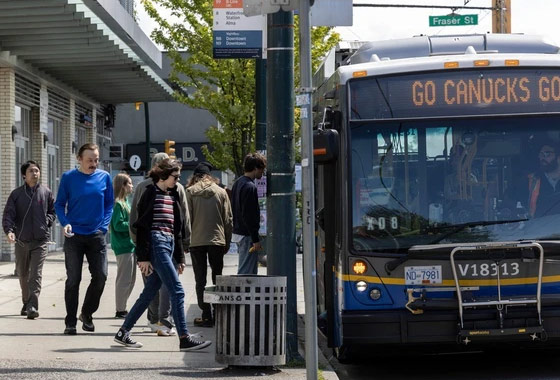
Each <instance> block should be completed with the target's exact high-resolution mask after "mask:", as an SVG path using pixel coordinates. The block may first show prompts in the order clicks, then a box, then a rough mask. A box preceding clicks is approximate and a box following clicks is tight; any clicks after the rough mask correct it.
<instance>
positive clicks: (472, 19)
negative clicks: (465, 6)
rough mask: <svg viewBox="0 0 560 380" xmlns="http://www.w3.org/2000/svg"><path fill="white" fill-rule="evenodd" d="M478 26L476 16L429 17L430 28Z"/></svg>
mask: <svg viewBox="0 0 560 380" xmlns="http://www.w3.org/2000/svg"><path fill="white" fill-rule="evenodd" d="M469 25H478V15H455V14H453V15H445V16H430V26H469Z"/></svg>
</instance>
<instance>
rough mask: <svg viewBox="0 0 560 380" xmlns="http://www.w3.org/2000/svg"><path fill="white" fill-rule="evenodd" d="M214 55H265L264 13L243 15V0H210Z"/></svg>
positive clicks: (247, 56) (246, 56)
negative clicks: (211, 0) (212, 12)
mask: <svg viewBox="0 0 560 380" xmlns="http://www.w3.org/2000/svg"><path fill="white" fill-rule="evenodd" d="M213 29H214V30H213V39H214V58H266V49H265V47H266V16H257V17H247V16H245V15H244V14H243V0H214V25H213Z"/></svg>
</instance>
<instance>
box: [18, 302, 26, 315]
mask: <svg viewBox="0 0 560 380" xmlns="http://www.w3.org/2000/svg"><path fill="white" fill-rule="evenodd" d="M19 315H22V316H26V315H27V304H25V303H24V304H23V306H22V308H21V311H20V312H19Z"/></svg>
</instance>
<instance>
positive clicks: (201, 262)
mask: <svg viewBox="0 0 560 380" xmlns="http://www.w3.org/2000/svg"><path fill="white" fill-rule="evenodd" d="M224 250H225V247H223V246H219V245H204V246H199V247H191V248H190V251H191V252H190V253H191V260H192V266H193V271H194V280H195V282H196V299H197V301H198V307H199V308H200V310H202V319H210V318H212V309H211V307H210V304H209V303H205V302H204V287H205V286H206V276H207V274H208V263H210V268H211V269H212V284H214V285H216V276H220V275H221V274H222V269H224V254H225V252H224Z"/></svg>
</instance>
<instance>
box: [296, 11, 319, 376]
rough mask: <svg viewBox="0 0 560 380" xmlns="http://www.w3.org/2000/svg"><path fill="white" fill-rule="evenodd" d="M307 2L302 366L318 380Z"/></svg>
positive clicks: (302, 36)
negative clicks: (303, 340) (303, 348)
mask: <svg viewBox="0 0 560 380" xmlns="http://www.w3.org/2000/svg"><path fill="white" fill-rule="evenodd" d="M309 10H310V5H309V0H300V2H299V43H300V46H299V57H300V75H301V89H300V94H301V95H303V98H304V99H303V102H302V104H301V167H302V190H303V215H304V217H303V260H304V264H303V285H304V296H305V367H306V370H307V379H308V380H310V379H311V380H316V379H317V312H316V304H317V289H316V288H317V283H316V277H317V271H316V269H315V189H314V183H313V182H314V179H313V116H312V110H311V104H312V94H313V89H312V86H313V83H312V79H311V30H310V22H309Z"/></svg>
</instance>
